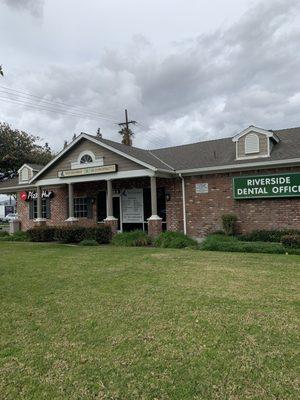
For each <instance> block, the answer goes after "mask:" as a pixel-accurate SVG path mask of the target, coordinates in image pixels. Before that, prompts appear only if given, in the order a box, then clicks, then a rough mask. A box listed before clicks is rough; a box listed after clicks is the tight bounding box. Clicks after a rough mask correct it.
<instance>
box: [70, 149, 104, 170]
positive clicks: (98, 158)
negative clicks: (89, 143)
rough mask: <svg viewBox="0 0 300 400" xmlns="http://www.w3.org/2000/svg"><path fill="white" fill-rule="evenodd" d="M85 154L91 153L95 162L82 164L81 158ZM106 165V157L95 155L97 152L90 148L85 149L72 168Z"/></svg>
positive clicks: (72, 164)
mask: <svg viewBox="0 0 300 400" xmlns="http://www.w3.org/2000/svg"><path fill="white" fill-rule="evenodd" d="M85 155H89V156H90V157H91V158H92V160H93V162H91V163H88V164H81V163H80V161H81V158H82V157H83V156H85ZM103 165H104V158H103V157H101V156H95V154H94V153H93V152H92V151H90V150H83V151H82V152H81V153H80V154H79V156H78V158H77V160H76V161H74V162H72V163H71V169H79V168H85V167H102V166H103Z"/></svg>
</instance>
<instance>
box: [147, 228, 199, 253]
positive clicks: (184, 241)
mask: <svg viewBox="0 0 300 400" xmlns="http://www.w3.org/2000/svg"><path fill="white" fill-rule="evenodd" d="M154 245H155V247H163V248H170V249H183V248H186V247H189V248H198V243H197V242H196V240H194V239H192V238H190V237H188V236H186V235H184V234H183V233H180V232H168V231H167V232H162V233H161V234H160V235H159V236H158V237H157V238H156V239H155V241H154Z"/></svg>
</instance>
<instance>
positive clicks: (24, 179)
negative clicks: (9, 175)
mask: <svg viewBox="0 0 300 400" xmlns="http://www.w3.org/2000/svg"><path fill="white" fill-rule="evenodd" d="M41 168H42V166H40V165H33V164H23V165H22V167H21V168H20V169H19V170H18V174H19V183H28V182H29V181H30V180H31V179H32V177H33V176H34V175H35V174H36V173H37V172H39V171H40V170H41Z"/></svg>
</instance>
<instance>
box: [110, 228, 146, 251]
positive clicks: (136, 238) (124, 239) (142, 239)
mask: <svg viewBox="0 0 300 400" xmlns="http://www.w3.org/2000/svg"><path fill="white" fill-rule="evenodd" d="M112 244H114V245H115V246H128V247H131V246H138V247H140V246H150V245H151V244H152V239H151V237H150V236H148V235H147V233H146V232H144V231H139V230H136V231H132V232H123V233H118V234H117V235H115V236H114V237H113V239H112Z"/></svg>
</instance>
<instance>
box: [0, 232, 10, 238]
mask: <svg viewBox="0 0 300 400" xmlns="http://www.w3.org/2000/svg"><path fill="white" fill-rule="evenodd" d="M8 235H9V233H8V232H7V231H0V238H1V237H5V236H8Z"/></svg>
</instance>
